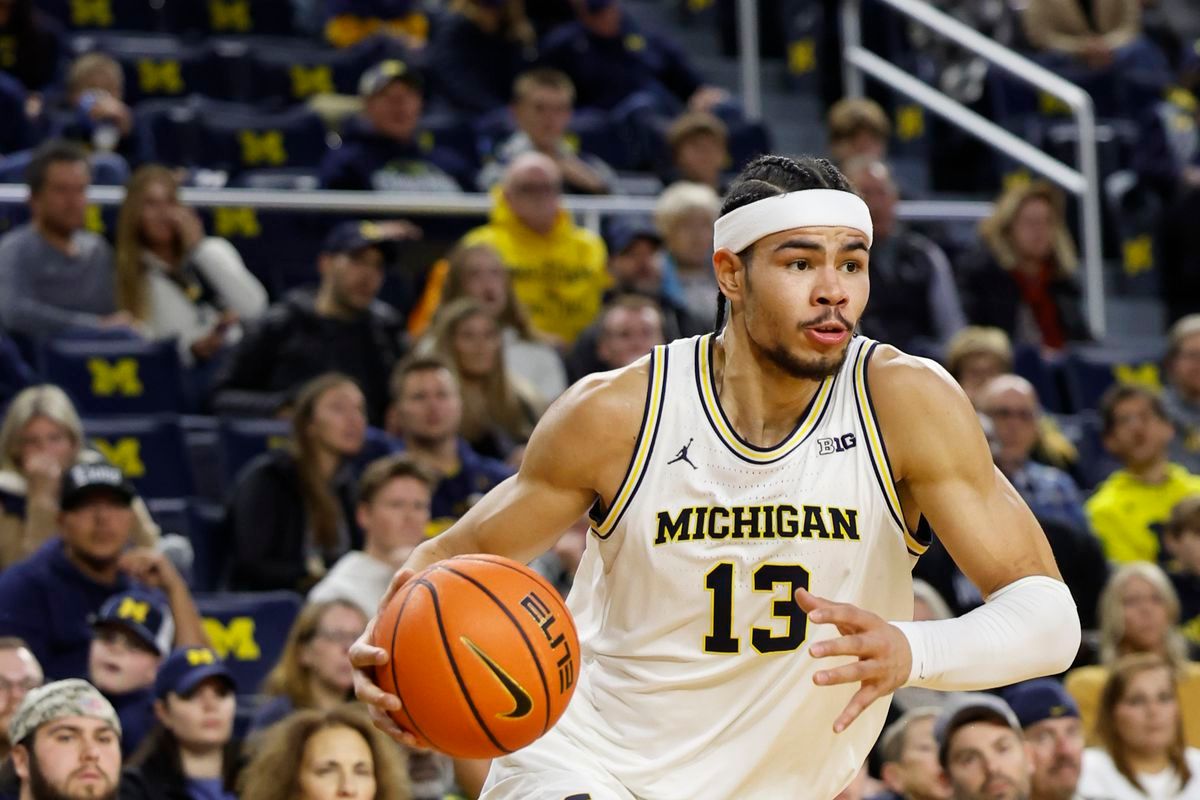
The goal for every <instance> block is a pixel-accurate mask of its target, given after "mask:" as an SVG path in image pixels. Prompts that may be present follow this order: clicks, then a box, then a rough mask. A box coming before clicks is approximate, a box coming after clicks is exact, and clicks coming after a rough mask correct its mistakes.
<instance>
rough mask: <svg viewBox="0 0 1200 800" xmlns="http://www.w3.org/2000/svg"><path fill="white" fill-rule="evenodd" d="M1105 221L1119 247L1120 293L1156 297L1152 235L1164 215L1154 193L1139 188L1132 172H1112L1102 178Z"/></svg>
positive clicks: (1158, 276)
mask: <svg viewBox="0 0 1200 800" xmlns="http://www.w3.org/2000/svg"><path fill="white" fill-rule="evenodd" d="M1104 199H1105V210H1106V212H1107V216H1106V222H1107V224H1108V225H1109V226H1110V228H1109V230H1110V231H1111V232H1112V237H1113V238H1114V239H1115V240H1116V243H1117V247H1119V248H1120V250H1119V252H1120V263H1121V270H1120V272H1118V273H1117V274H1118V276H1119V277H1118V286H1119V287H1120V291H1121V294H1123V295H1131V296H1142V297H1157V296H1158V295H1159V293H1160V292H1161V291H1162V287H1161V280H1162V278H1161V273H1162V269H1161V266H1160V265H1158V264H1157V258H1156V252H1155V251H1156V246H1155V235H1156V234H1157V228H1158V225H1159V218H1160V216H1161V215H1162V213H1163V203H1162V199H1161V198H1160V197H1159V195H1158V194H1157V193H1155V192H1154V191H1151V190H1149V189H1148V188H1147V187H1145V186H1143V185H1139V183H1138V177H1137V174H1136V173H1135V172H1134V171H1133V170H1121V171H1119V172H1114V173H1113V174H1112V175H1109V176H1108V177H1107V178H1105V179H1104Z"/></svg>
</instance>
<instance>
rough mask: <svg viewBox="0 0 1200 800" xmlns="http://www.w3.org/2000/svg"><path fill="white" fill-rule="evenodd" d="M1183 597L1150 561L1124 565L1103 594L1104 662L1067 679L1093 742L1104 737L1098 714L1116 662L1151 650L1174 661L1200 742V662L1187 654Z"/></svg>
mask: <svg viewBox="0 0 1200 800" xmlns="http://www.w3.org/2000/svg"><path fill="white" fill-rule="evenodd" d="M1178 625H1179V598H1178V597H1177V596H1176V595H1175V590H1174V588H1172V586H1171V581H1170V579H1169V578H1167V576H1166V574H1165V573H1164V572H1163V571H1162V569H1160V568H1159V567H1157V566H1155V565H1154V564H1148V563H1145V562H1136V563H1133V564H1125V565H1124V566H1122V567H1120V568H1118V569H1117V570H1116V572H1114V573H1113V576H1112V578H1110V579H1109V582H1108V585H1107V586H1105V587H1104V593H1103V594H1102V595H1101V596H1100V664H1099V665H1095V666H1083V667H1077V668H1075V669H1073V670H1071V671H1070V672H1069V673H1067V676H1066V680H1065V681H1064V685H1065V686H1066V689H1067V691H1068V692H1070V693H1071V696H1072V697H1074V698H1075V701H1076V702H1077V703H1078V704H1079V716H1080V719H1082V720H1083V731H1084V735H1085V736H1086V737H1087V740H1088V744H1095V743H1096V742H1097V741H1098V738H1097V728H1096V720H1097V714H1098V711H1097V709H1098V707H1099V704H1100V696H1101V690H1102V688H1103V686H1104V683H1105V681H1106V680H1108V677H1109V675H1110V673H1111V672H1112V669H1113V665H1114V664H1116V663H1117V661H1118V660H1119V659H1120V658H1122V657H1125V656H1129V655H1132V654H1136V653H1143V654H1145V653H1150V654H1154V655H1156V656H1159V657H1161V658H1164V659H1166V660H1167V661H1169V662H1170V663H1171V665H1172V667H1173V669H1174V670H1175V672H1176V674H1177V676H1178V682H1179V696H1180V699H1181V700H1182V702H1183V708H1185V709H1189V710H1188V711H1186V712H1185V714H1184V719H1183V724H1184V732H1185V736H1186V738H1187V741H1188V743H1189V744H1191V745H1192V746H1198V745H1197V743H1200V713H1195V712H1193V711H1191V710H1190V709H1200V664H1198V663H1196V662H1195V661H1191V660H1189V659H1188V657H1187V642H1186V640H1185V639H1184V638H1183V634H1182V633H1181V632H1180V631H1179V628H1178Z"/></svg>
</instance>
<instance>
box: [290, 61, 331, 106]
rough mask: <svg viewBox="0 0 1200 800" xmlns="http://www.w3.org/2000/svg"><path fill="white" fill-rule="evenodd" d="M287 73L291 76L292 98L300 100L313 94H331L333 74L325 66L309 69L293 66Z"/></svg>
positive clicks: (301, 65) (320, 65)
mask: <svg viewBox="0 0 1200 800" xmlns="http://www.w3.org/2000/svg"><path fill="white" fill-rule="evenodd" d="M288 72H289V74H291V76H292V97H295V98H297V99H300V98H304V97H308V96H309V95H314V94H333V72H332V71H331V70H330V69H329V67H328V66H327V65H325V64H317V65H315V66H311V67H306V66H304V65H303V64H293V65H292V66H291V68H290V69H289V70H288Z"/></svg>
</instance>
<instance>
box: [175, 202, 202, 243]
mask: <svg viewBox="0 0 1200 800" xmlns="http://www.w3.org/2000/svg"><path fill="white" fill-rule="evenodd" d="M168 213H169V214H170V217H171V223H172V224H173V225H174V226H175V232H176V233H178V234H179V241H180V242H181V243H182V244H183V249H184V250H192V249H193V248H194V247H195V246H196V245H198V244H200V241H201V240H202V239H203V238H204V223H202V222H201V221H200V215H199V214H197V213H196V212H195V211H193V210H192V209H190V208H188V207H187V206H175V207H174V208H172V209H171V210H170V211H169V212H168Z"/></svg>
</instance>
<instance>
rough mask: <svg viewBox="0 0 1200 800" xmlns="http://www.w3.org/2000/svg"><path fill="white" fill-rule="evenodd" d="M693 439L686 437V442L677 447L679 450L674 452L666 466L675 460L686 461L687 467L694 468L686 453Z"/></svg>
mask: <svg viewBox="0 0 1200 800" xmlns="http://www.w3.org/2000/svg"><path fill="white" fill-rule="evenodd" d="M694 441H695V439H688V443H687V444H685V445H684V446H683V447H681V448H679V452H678V453H676V454H675V457H674V458H672V459H671V460H670V461H668V462H667V466H670V465H671V464H674V463H675V462H676V461H686V462H687V464H688V466H689V467H691V468H692V469H696V468H697V467H696V465H695V464H693V463H692V460H691V459H690V458H688V454H687V451H688V448H689V447H691V446H692V442H694Z"/></svg>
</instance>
